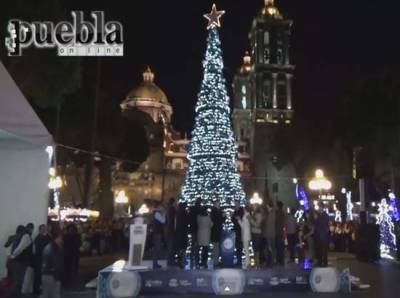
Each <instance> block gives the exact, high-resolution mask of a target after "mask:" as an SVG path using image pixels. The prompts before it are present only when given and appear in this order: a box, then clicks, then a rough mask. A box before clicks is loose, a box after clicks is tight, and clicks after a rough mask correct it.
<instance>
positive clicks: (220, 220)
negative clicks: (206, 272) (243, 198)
mask: <svg viewBox="0 0 400 298" xmlns="http://www.w3.org/2000/svg"><path fill="white" fill-rule="evenodd" d="M211 221H212V222H213V226H212V229H211V242H212V244H213V261H214V266H218V265H219V257H220V251H221V249H220V246H221V238H222V227H223V224H224V215H223V213H222V211H221V204H220V203H219V202H218V201H216V202H215V203H214V207H213V208H212V210H211Z"/></svg>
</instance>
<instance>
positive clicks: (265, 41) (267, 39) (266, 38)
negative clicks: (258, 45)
mask: <svg viewBox="0 0 400 298" xmlns="http://www.w3.org/2000/svg"><path fill="white" fill-rule="evenodd" d="M264 44H265V45H269V32H268V31H265V32H264Z"/></svg>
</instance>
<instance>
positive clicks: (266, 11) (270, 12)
mask: <svg viewBox="0 0 400 298" xmlns="http://www.w3.org/2000/svg"><path fill="white" fill-rule="evenodd" d="M261 14H262V15H263V16H266V17H269V18H272V19H282V15H281V13H280V11H279V9H278V8H277V7H276V6H275V0H265V6H264V8H263V9H262V11H261Z"/></svg>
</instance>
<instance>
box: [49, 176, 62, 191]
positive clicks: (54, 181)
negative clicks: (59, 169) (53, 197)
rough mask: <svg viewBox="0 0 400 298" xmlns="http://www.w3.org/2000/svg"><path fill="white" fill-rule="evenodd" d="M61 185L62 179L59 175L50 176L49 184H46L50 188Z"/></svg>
mask: <svg viewBox="0 0 400 298" xmlns="http://www.w3.org/2000/svg"><path fill="white" fill-rule="evenodd" d="M62 185H63V182H62V179H61V177H60V176H57V177H54V176H53V177H50V180H49V184H48V186H49V188H50V189H58V188H61V187H62Z"/></svg>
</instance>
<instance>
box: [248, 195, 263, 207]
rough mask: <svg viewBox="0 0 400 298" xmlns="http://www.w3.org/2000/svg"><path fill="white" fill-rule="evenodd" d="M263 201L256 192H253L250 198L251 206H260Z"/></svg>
mask: <svg viewBox="0 0 400 298" xmlns="http://www.w3.org/2000/svg"><path fill="white" fill-rule="evenodd" d="M262 203H263V199H262V198H261V197H260V195H259V194H258V192H255V193H254V194H253V196H252V197H251V198H250V204H251V205H262Z"/></svg>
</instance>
